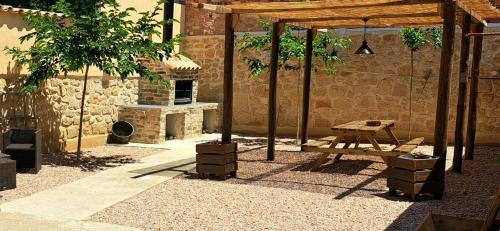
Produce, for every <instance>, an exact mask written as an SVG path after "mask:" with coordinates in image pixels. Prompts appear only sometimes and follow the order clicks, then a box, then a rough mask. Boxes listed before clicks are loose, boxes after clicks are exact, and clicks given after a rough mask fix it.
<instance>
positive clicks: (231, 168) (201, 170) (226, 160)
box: [196, 143, 238, 180]
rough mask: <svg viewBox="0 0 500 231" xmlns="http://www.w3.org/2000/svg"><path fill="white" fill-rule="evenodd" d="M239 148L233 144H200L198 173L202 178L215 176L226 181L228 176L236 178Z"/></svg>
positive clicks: (198, 147)
mask: <svg viewBox="0 0 500 231" xmlns="http://www.w3.org/2000/svg"><path fill="white" fill-rule="evenodd" d="M237 150H238V146H237V144H236V143H231V144H210V143H204V144H198V145H196V152H197V153H198V154H197V155H196V172H197V173H198V175H199V177H200V178H207V177H208V176H210V175H215V176H217V177H219V178H220V179H222V180H225V179H226V177H227V175H230V176H232V177H236V171H237V170H238V162H237V161H238V157H237V154H236V152H237Z"/></svg>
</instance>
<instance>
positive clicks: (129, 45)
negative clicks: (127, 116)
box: [6, 0, 181, 92]
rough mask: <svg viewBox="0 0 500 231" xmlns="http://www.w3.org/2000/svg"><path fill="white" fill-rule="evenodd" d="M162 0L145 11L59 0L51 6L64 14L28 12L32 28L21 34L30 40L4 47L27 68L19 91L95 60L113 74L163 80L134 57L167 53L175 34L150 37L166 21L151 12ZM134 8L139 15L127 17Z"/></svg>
mask: <svg viewBox="0 0 500 231" xmlns="http://www.w3.org/2000/svg"><path fill="white" fill-rule="evenodd" d="M164 2H165V0H159V1H158V2H157V5H156V7H155V8H154V9H152V11H150V12H137V11H136V10H135V9H134V8H127V9H125V10H121V9H120V5H119V4H118V3H117V2H116V0H78V1H74V3H73V4H72V3H71V2H69V1H68V0H59V1H57V3H56V4H55V5H54V6H53V7H52V9H53V10H54V11H58V12H61V13H63V14H64V17H61V18H59V17H41V16H35V15H32V14H28V15H27V17H26V21H27V23H28V24H29V25H30V26H31V27H33V28H34V32H31V33H29V34H27V35H25V36H22V37H21V38H20V40H21V42H22V43H25V42H33V45H32V46H31V47H30V48H29V49H26V50H23V49H20V48H18V47H10V48H6V51H7V53H8V54H9V55H11V56H12V58H13V59H14V60H15V61H17V62H19V63H21V64H22V65H23V66H26V67H27V68H28V70H29V72H30V74H29V75H28V77H27V78H26V80H25V82H24V87H23V88H22V91H24V92H31V91H34V90H36V88H37V87H38V86H39V85H40V84H41V83H42V82H43V81H44V80H46V79H48V78H51V77H56V76H59V75H66V74H67V73H69V72H77V71H82V70H84V69H85V68H86V67H89V66H95V67H97V68H99V69H100V70H102V71H104V72H106V73H109V74H111V75H113V76H116V75H117V76H120V77H121V78H122V79H126V78H127V77H128V76H130V75H131V74H133V73H138V74H139V75H140V76H142V77H146V78H148V79H149V80H151V81H163V82H164V83H165V84H168V82H167V80H163V79H162V77H161V76H160V75H158V74H156V73H153V72H151V71H149V70H148V69H146V68H145V67H144V66H143V65H141V62H140V61H139V60H138V59H137V58H138V57H142V58H146V59H153V60H162V59H164V58H169V57H170V56H171V55H172V52H173V48H174V45H175V44H177V43H179V42H180V39H181V38H180V37H176V38H174V39H172V40H171V41H170V42H168V43H155V42H153V41H152V40H151V39H150V38H152V37H153V36H159V35H160V34H161V32H160V31H161V28H162V26H163V25H164V24H166V23H171V22H165V21H159V20H157V19H156V17H157V16H158V15H159V13H160V11H161V5H162V4H163V3H164ZM135 13H138V14H139V15H140V17H139V19H137V20H133V19H131V17H130V16H131V14H135Z"/></svg>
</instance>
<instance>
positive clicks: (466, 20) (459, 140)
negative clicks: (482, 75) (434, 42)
mask: <svg viewBox="0 0 500 231" xmlns="http://www.w3.org/2000/svg"><path fill="white" fill-rule="evenodd" d="M471 22H472V18H471V15H470V14H465V15H464V17H463V19H462V41H461V43H462V44H461V51H460V66H459V69H460V70H459V77H458V78H459V79H458V102H457V119H456V121H455V149H454V154H453V169H452V170H453V172H456V173H462V155H463V148H464V123H465V104H466V99H465V98H466V93H467V81H468V74H469V66H468V65H467V61H468V60H469V50H470V37H468V36H467V34H468V33H470V31H471Z"/></svg>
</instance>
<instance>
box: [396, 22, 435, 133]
mask: <svg viewBox="0 0 500 231" xmlns="http://www.w3.org/2000/svg"><path fill="white" fill-rule="evenodd" d="M400 34H401V39H402V40H403V44H404V45H405V46H406V47H408V48H409V49H410V62H411V75H410V118H409V123H408V139H411V120H412V115H413V103H412V101H413V93H412V90H413V75H414V65H413V63H414V54H415V52H417V51H418V50H420V49H421V48H422V47H424V46H432V47H434V48H436V49H437V48H441V46H442V43H441V36H442V31H441V30H440V29H437V28H428V29H422V28H404V29H402V30H401V31H400Z"/></svg>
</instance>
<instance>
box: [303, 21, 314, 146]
mask: <svg viewBox="0 0 500 231" xmlns="http://www.w3.org/2000/svg"><path fill="white" fill-rule="evenodd" d="M314 34H315V31H313V30H312V29H308V30H307V34H306V54H305V57H304V86H303V89H302V124H301V125H302V129H301V136H300V137H301V139H300V143H301V145H300V146H301V148H302V151H303V145H304V144H305V143H307V132H308V131H307V130H308V123H309V103H310V95H311V73H312V55H313V40H314Z"/></svg>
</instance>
